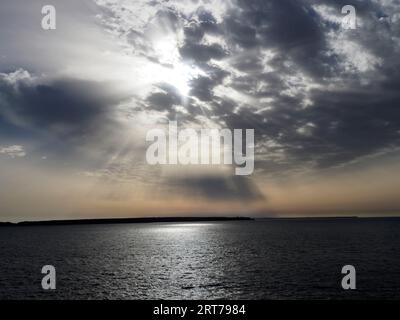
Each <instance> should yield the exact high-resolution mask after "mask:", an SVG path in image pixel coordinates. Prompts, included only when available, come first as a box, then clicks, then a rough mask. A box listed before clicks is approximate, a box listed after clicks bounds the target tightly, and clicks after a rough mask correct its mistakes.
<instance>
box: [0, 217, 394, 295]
mask: <svg viewBox="0 0 400 320" xmlns="http://www.w3.org/2000/svg"><path fill="white" fill-rule="evenodd" d="M399 230H400V220H396V219H394V220H385V219H382V220H363V219H354V220H326V221H325V220H319V221H309V220H257V221H230V222H207V223H145V224H109V225H76V226H26V227H22V226H20V227H1V228H0V298H1V299H18V298H22V299H31V298H35V299H54V298H56V299H218V298H223V299H286V298H290V299H310V298H312V299H352V298H368V299H370V298H400V251H399V250H400V232H399ZM47 264H50V265H54V266H55V267H56V270H57V289H56V290H55V291H51V292H50V291H44V290H42V288H41V279H42V276H43V275H42V274H41V273H40V271H41V267H42V266H43V265H47ZM346 264H351V265H354V266H355V267H356V270H357V290H353V291H350V290H347V291H344V290H343V289H341V285H340V282H341V278H342V275H341V268H342V266H343V265H346Z"/></svg>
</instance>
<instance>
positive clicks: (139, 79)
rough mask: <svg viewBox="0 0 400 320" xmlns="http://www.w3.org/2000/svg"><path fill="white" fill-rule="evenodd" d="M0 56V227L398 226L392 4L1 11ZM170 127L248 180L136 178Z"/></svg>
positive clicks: (191, 0)
mask: <svg viewBox="0 0 400 320" xmlns="http://www.w3.org/2000/svg"><path fill="white" fill-rule="evenodd" d="M48 4H51V5H53V6H54V7H55V9H56V29H55V30H43V29H42V27H41V22H42V18H43V17H44V15H43V14H42V13H41V10H42V6H44V5H48ZM344 5H353V6H354V7H355V8H356V17H357V25H356V29H346V28H344V27H343V25H342V19H343V17H344V14H342V13H341V9H342V7H343V6H344ZM0 44H1V45H0V220H1V221H20V220H39V219H46V220H47V219H68V218H75V219H76V218H96V217H144V216H175V215H177V216H179V215H184V216H188V215H224V216H225V215H248V216H255V217H264V216H265V217H269V216H273V217H276V216H332V215H333V216H340V215H352V216H353V215H378V216H379V215H381V216H382V215H398V214H399V213H400V194H399V193H400V192H399V190H400V161H399V160H400V110H399V107H400V59H399V53H400V1H399V0H380V1H378V0H366V1H350V0H346V1H341V0H338V1H324V0H322V1H312V0H310V1H306V0H303V1H301V0H296V1H295V0H280V1H272V0H271V1H266V0H223V1H221V0H186V1H175V0H170V1H161V0H149V1H141V0H79V1H78V0H70V1H59V0H51V1H47V2H46V3H43V1H38V0H31V1H23V0H2V1H1V3H0ZM169 121H177V123H179V126H180V127H181V128H228V129H231V130H233V129H254V133H255V146H254V152H255V163H254V172H253V173H252V174H251V175H249V176H238V175H235V174H234V171H233V170H232V167H231V166H229V165H219V166H213V165H179V164H178V165H149V164H148V163H147V162H146V159H145V154H146V149H147V148H148V142H147V141H146V133H147V132H148V131H149V130H151V129H154V128H165V127H166V126H167V125H168V122H169Z"/></svg>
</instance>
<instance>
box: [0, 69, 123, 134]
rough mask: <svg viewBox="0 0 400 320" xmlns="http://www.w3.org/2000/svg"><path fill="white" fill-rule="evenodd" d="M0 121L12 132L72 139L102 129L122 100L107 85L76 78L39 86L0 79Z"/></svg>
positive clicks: (27, 82)
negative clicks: (37, 132) (27, 132)
mask: <svg viewBox="0 0 400 320" xmlns="http://www.w3.org/2000/svg"><path fill="white" fill-rule="evenodd" d="M0 93H1V98H0V104H1V110H0V118H1V120H2V122H4V123H6V124H7V125H8V126H9V127H10V128H13V130H12V131H14V132H18V131H19V130H20V131H24V130H31V131H42V132H47V133H48V134H49V135H56V136H57V135H58V136H64V137H65V136H73V135H83V134H89V133H90V132H96V131H99V130H101V127H102V126H104V121H106V120H107V119H108V120H109V119H111V114H112V112H113V108H112V106H115V105H116V104H117V103H118V102H120V101H122V99H123V98H122V97H121V96H119V95H117V94H116V93H111V91H110V88H109V87H108V85H107V84H102V83H97V82H93V81H84V80H78V79H60V80H55V81H52V82H46V83H41V82H37V81H36V80H32V79H19V80H18V79H17V80H15V81H10V80H7V78H6V77H5V76H4V75H3V76H2V77H1V78H0Z"/></svg>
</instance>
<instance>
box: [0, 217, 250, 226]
mask: <svg viewBox="0 0 400 320" xmlns="http://www.w3.org/2000/svg"><path fill="white" fill-rule="evenodd" d="M241 220H246V221H249V220H254V219H253V218H250V217H152V218H109V219H75V220H46V221H22V222H17V223H13V222H0V227H1V226H62V225H82V224H116V223H118V224H119V223H154V222H212V221H241Z"/></svg>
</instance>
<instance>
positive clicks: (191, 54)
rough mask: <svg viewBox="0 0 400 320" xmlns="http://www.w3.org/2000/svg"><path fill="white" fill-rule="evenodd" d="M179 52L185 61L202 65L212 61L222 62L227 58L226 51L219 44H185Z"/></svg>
mask: <svg viewBox="0 0 400 320" xmlns="http://www.w3.org/2000/svg"><path fill="white" fill-rule="evenodd" d="M179 52H180V54H181V56H182V57H183V58H184V59H187V60H191V61H194V62H198V63H202V62H207V61H209V60H211V59H216V60H221V59H222V58H223V57H225V56H226V54H227V53H226V52H225V50H224V49H223V48H222V47H221V46H220V45H219V44H211V45H205V44H197V43H185V44H184V45H183V46H182V47H181V48H180V49H179Z"/></svg>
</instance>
